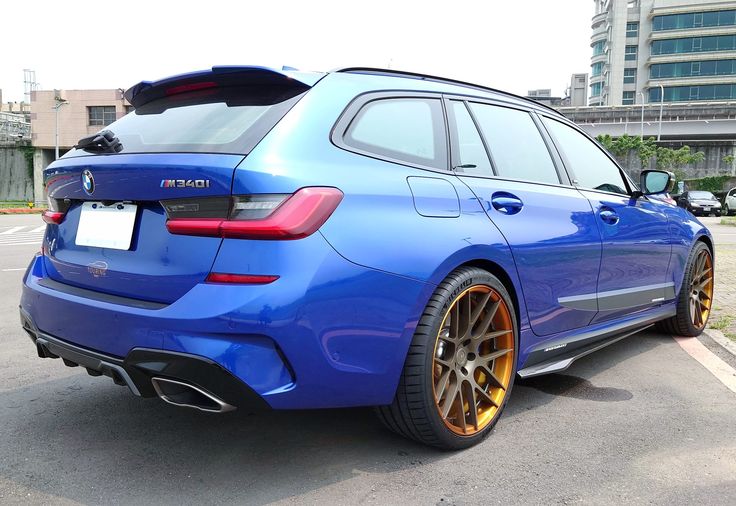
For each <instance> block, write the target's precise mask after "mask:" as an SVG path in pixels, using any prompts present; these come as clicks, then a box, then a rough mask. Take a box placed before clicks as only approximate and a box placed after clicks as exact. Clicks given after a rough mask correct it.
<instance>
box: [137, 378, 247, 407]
mask: <svg viewBox="0 0 736 506" xmlns="http://www.w3.org/2000/svg"><path fill="white" fill-rule="evenodd" d="M151 383H152V384H153V388H154V389H155V390H156V394H157V395H158V396H159V397H160V398H161V399H162V400H163V401H164V402H168V403H169V404H173V405H174V406H181V407H184V408H194V409H198V410H200V411H206V412H207V413H226V412H228V411H233V410H235V409H236V408H235V406H233V405H231V404H228V403H227V402H225V401H223V400H222V399H220V398H219V397H216V396H215V395H213V394H211V393H209V392H207V391H206V390H202V389H201V388H199V387H196V386H194V385H191V384H189V383H184V382H181V381H176V380H172V379H169V378H159V377H154V378H151Z"/></svg>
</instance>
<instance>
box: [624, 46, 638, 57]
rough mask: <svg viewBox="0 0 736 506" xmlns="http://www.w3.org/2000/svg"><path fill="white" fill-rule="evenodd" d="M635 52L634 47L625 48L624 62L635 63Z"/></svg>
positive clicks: (635, 48)
mask: <svg viewBox="0 0 736 506" xmlns="http://www.w3.org/2000/svg"><path fill="white" fill-rule="evenodd" d="M637 50H638V48H637V47H636V46H626V55H625V56H624V60H627V61H636V52H637Z"/></svg>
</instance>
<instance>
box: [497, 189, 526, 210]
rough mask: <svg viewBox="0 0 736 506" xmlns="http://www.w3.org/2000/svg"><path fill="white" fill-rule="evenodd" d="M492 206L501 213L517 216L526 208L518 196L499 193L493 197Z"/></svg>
mask: <svg viewBox="0 0 736 506" xmlns="http://www.w3.org/2000/svg"><path fill="white" fill-rule="evenodd" d="M491 205H492V206H493V208H494V209H495V210H496V211H498V212H499V213H503V214H516V213H518V212H519V211H521V208H522V207H524V203H523V202H522V201H521V199H520V198H519V197H517V196H516V195H512V194H510V193H505V192H498V193H494V194H493V196H492V197H491Z"/></svg>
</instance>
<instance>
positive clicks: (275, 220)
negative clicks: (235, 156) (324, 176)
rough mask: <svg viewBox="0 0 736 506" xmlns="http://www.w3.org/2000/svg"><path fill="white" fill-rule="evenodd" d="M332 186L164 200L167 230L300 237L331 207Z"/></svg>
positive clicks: (336, 198) (335, 196)
mask: <svg viewBox="0 0 736 506" xmlns="http://www.w3.org/2000/svg"><path fill="white" fill-rule="evenodd" d="M342 197H343V194H342V192H341V191H340V190H338V189H337V188H326V187H310V188H302V189H301V190H298V191H297V192H296V193H294V194H292V195H284V194H260V195H244V196H234V197H216V198H210V199H207V198H205V199H178V200H168V201H163V202H162V205H163V206H164V209H166V214H167V216H168V220H167V221H166V228H167V229H168V230H169V232H171V233H172V234H182V235H202V236H212V237H230V238H237V239H282V240H289V239H301V238H302V237H307V236H308V235H311V234H313V233H314V232H316V231H317V230H318V229H319V228H320V227H321V226H322V225H323V224H324V223H325V222H326V221H327V219H328V218H329V217H330V215H331V214H332V213H333V212H334V211H335V209H336V208H337V206H338V204H339V203H340V201H341V200H342Z"/></svg>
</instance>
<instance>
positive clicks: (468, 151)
mask: <svg viewBox="0 0 736 506" xmlns="http://www.w3.org/2000/svg"><path fill="white" fill-rule="evenodd" d="M450 112H451V114H450V118H451V122H450V123H451V127H450V128H451V129H452V131H453V133H454V134H455V136H456V138H457V140H456V142H457V160H453V164H457V165H464V167H461V168H457V169H456V172H457V173H458V174H470V175H479V176H492V175H493V170H492V169H491V162H490V161H489V160H488V153H486V148H485V146H483V140H482V139H481V137H480V134H479V133H478V129H477V128H476V127H475V123H474V122H473V118H472V117H471V116H470V113H469V112H468V109H467V108H466V107H465V104H464V103H463V102H458V101H455V100H453V101H452V102H450ZM473 166H474V167H473Z"/></svg>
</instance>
